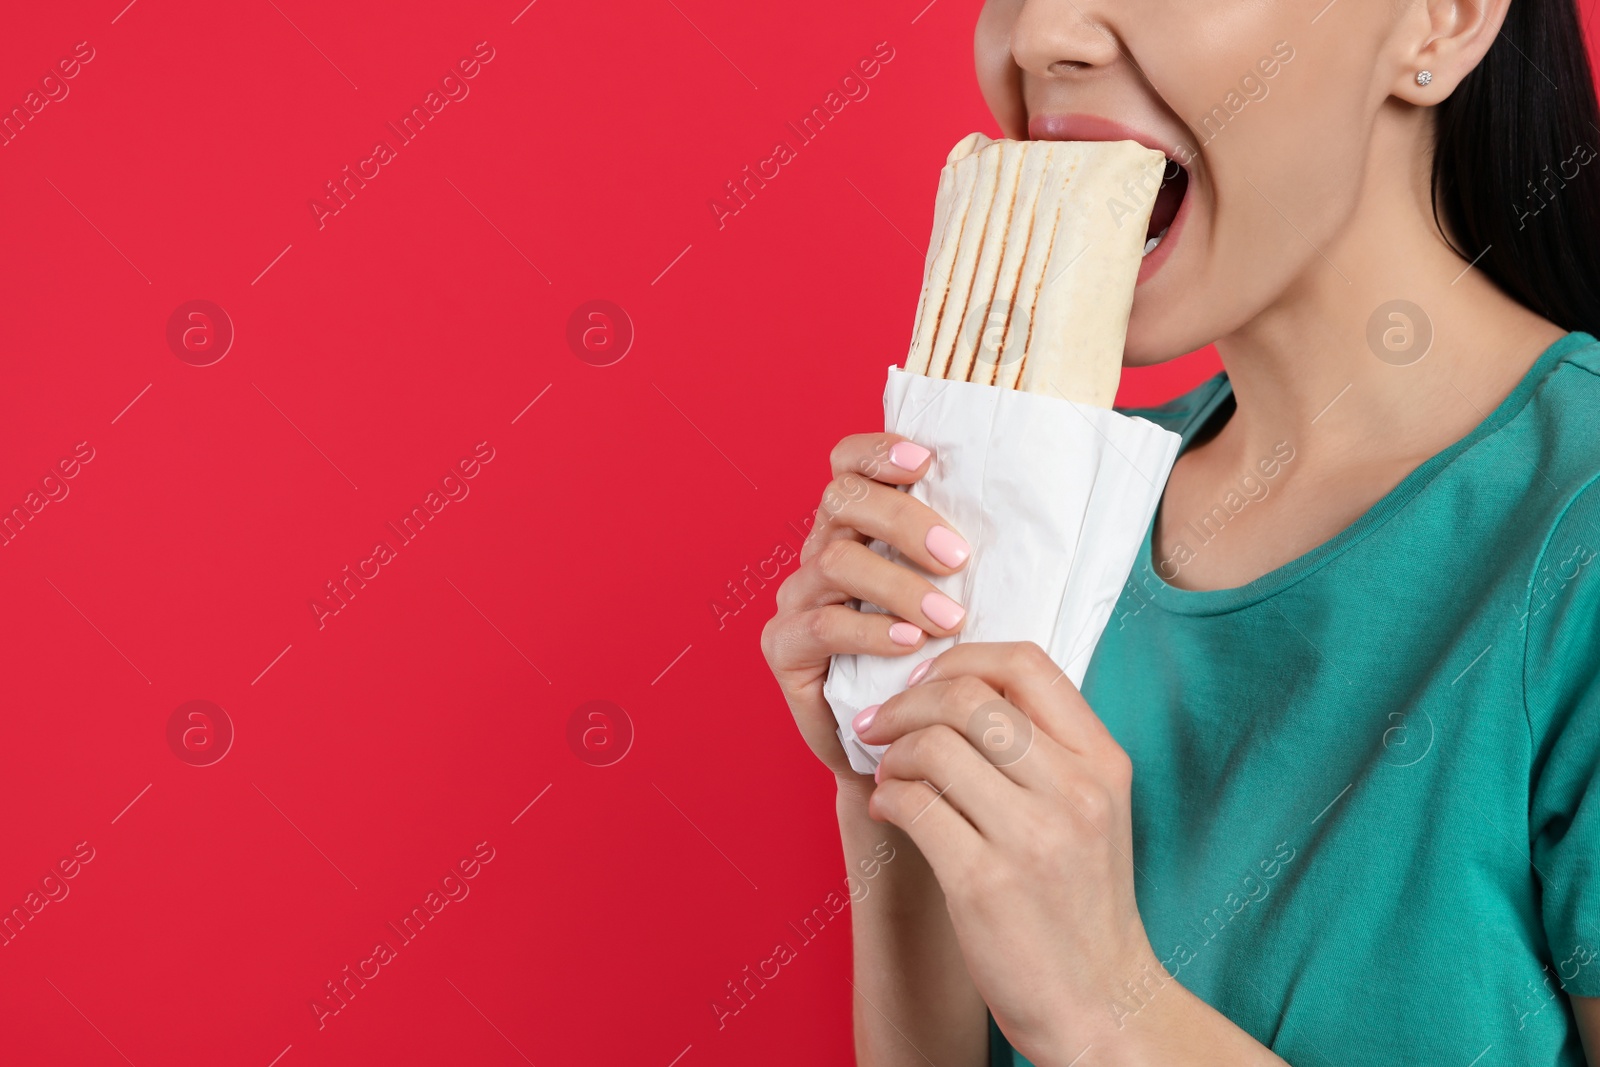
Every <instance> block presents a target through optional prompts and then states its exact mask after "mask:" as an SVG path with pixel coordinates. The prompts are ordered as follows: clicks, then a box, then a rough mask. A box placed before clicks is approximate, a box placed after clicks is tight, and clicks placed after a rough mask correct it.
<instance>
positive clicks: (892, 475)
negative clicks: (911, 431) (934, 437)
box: [828, 433, 930, 485]
mask: <svg viewBox="0 0 1600 1067" xmlns="http://www.w3.org/2000/svg"><path fill="white" fill-rule="evenodd" d="M929 458H930V453H929V452H928V450H927V449H926V448H923V447H922V446H921V445H919V444H917V443H916V442H915V441H912V440H910V439H908V438H906V437H902V436H901V435H900V434H897V433H854V434H851V435H850V436H849V437H846V438H844V439H843V440H842V441H840V442H839V443H838V444H837V445H834V446H833V452H832V453H831V454H830V455H829V456H828V464H829V466H830V467H831V468H832V470H833V474H834V477H838V476H840V475H843V474H864V475H866V476H867V477H868V478H871V479H873V480H875V481H880V482H887V483H888V484H890V485H910V484H911V483H912V482H914V481H916V480H917V479H918V478H920V477H922V476H923V474H925V473H926V472H927V470H928V460H929Z"/></svg>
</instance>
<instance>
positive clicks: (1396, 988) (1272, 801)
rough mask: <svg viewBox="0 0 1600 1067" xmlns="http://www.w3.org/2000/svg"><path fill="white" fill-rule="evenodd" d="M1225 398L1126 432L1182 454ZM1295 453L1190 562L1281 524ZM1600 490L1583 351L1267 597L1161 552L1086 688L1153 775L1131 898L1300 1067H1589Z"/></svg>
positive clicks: (1599, 701)
mask: <svg viewBox="0 0 1600 1067" xmlns="http://www.w3.org/2000/svg"><path fill="white" fill-rule="evenodd" d="M1346 402H1347V403H1348V402H1350V401H1348V400H1347V401H1346ZM1232 409H1233V398H1232V390H1231V388H1230V386H1229V384H1228V380H1227V376H1226V375H1225V374H1219V375H1217V376H1216V377H1215V378H1212V379H1211V380H1210V381H1208V382H1206V383H1205V384H1203V385H1201V386H1200V387H1199V388H1197V389H1195V390H1193V391H1192V392H1190V393H1188V394H1186V395H1185V396H1183V397H1180V398H1179V399H1177V400H1175V401H1173V402H1171V403H1169V404H1167V405H1165V406H1163V407H1160V408H1154V409H1149V410H1141V411H1137V412H1129V413H1130V414H1139V415H1142V416H1144V417H1145V418H1148V419H1150V420H1151V421H1152V422H1156V423H1159V424H1161V425H1163V426H1166V427H1167V428H1169V429H1172V430H1174V431H1175V432H1177V433H1179V434H1181V435H1182V437H1183V439H1184V443H1185V446H1187V444H1188V443H1189V442H1190V441H1191V440H1192V439H1193V438H1194V437H1195V436H1196V434H1197V432H1198V431H1200V430H1201V429H1202V428H1205V427H1207V426H1208V424H1210V423H1211V422H1212V420H1214V419H1215V420H1222V419H1226V418H1227V416H1228V415H1229V414H1230V413H1231V411H1232ZM1295 447H1296V443H1295V442H1293V441H1287V442H1284V443H1283V444H1282V445H1281V446H1280V448H1279V449H1278V450H1277V451H1276V452H1275V454H1274V455H1271V456H1263V457H1262V459H1261V462H1260V464H1258V469H1259V477H1252V478H1248V479H1245V480H1243V481H1242V482H1241V484H1240V485H1239V487H1238V491H1237V492H1236V493H1231V494H1225V495H1224V497H1223V499H1221V500H1219V501H1218V507H1217V509H1215V510H1214V511H1213V512H1212V514H1211V516H1210V517H1209V518H1208V519H1205V520H1203V521H1202V523H1201V524H1200V525H1198V526H1195V525H1191V526H1189V527H1186V528H1185V530H1184V531H1183V532H1182V535H1181V538H1180V539H1182V540H1184V541H1185V542H1186V547H1187V549H1188V550H1189V551H1192V552H1193V553H1195V554H1196V555H1198V554H1200V553H1203V552H1205V551H1206V546H1207V545H1208V544H1209V543H1210V542H1211V541H1213V540H1216V539H1217V538H1225V537H1226V536H1227V523H1228V521H1230V520H1231V518H1232V517H1233V516H1234V515H1237V514H1239V513H1240V512H1242V511H1243V510H1244V509H1246V508H1270V507H1272V506H1273V501H1272V489H1273V481H1274V478H1277V477H1280V476H1281V475H1282V474H1283V472H1284V469H1285V468H1286V467H1288V466H1292V465H1293V463H1294V462H1295V455H1296V452H1295ZM1597 478H1600V342H1596V340H1595V338H1593V337H1591V336H1590V335H1588V334H1586V333H1572V334H1568V335H1567V336H1566V337H1564V338H1563V339H1562V340H1560V341H1558V342H1556V344H1554V345H1553V346H1551V347H1550V348H1549V349H1548V350H1546V351H1545V352H1544V354H1543V355H1541V356H1540V357H1539V360H1538V362H1537V363H1535V364H1534V366H1533V367H1532V368H1531V369H1530V370H1529V372H1528V374H1527V375H1526V377H1525V378H1524V379H1523V380H1522V382H1521V383H1520V384H1519V385H1518V386H1517V388H1516V389H1515V391H1513V392H1512V393H1511V395H1510V396H1508V397H1507V398H1506V399H1505V400H1504V401H1503V402H1502V403H1501V404H1500V405H1499V406H1498V407H1496V408H1495V409H1494V410H1493V411H1492V412H1490V413H1489V414H1488V416H1487V417H1486V418H1485V419H1484V420H1483V422H1482V423H1481V424H1480V425H1479V426H1478V427H1477V428H1476V429H1474V430H1473V431H1472V432H1471V433H1469V434H1468V435H1467V436H1466V437H1465V438H1463V439H1462V440H1460V441H1458V442H1456V443H1455V444H1454V445H1451V446H1450V447H1449V448H1447V449H1445V450H1444V451H1443V452H1441V453H1439V454H1438V455H1436V456H1434V457H1433V458H1432V459H1430V460H1428V461H1427V462H1426V463H1424V464H1422V466H1420V467H1418V468H1417V469H1416V470H1415V471H1413V472H1412V473H1411V474H1410V475H1409V476H1408V477H1407V478H1406V479H1405V480H1404V481H1402V482H1401V483H1400V484H1399V485H1397V486H1396V487H1395V488H1394V489H1393V490H1392V491H1390V492H1389V493H1388V495H1386V496H1385V497H1384V498H1383V499H1382V500H1380V501H1378V503H1377V504H1375V505H1374V506H1373V507H1372V509H1371V510H1370V511H1368V512H1367V513H1366V514H1364V515H1363V516H1361V518H1360V519H1358V520H1357V521H1356V522H1355V524H1354V525H1352V526H1350V527H1349V528H1348V529H1346V530H1344V531H1343V532H1342V533H1340V534H1338V535H1337V536H1336V537H1334V538H1333V539H1332V540H1330V541H1328V542H1326V543H1324V544H1323V545H1321V546H1319V547H1317V548H1315V549H1313V550H1312V551H1310V552H1308V553H1307V554H1305V555H1303V556H1301V557H1300V558H1298V559H1296V560H1293V561H1292V562H1290V563H1287V564H1285V565H1284V566H1282V567H1279V568H1278V569H1277V570H1274V571H1272V572H1271V573H1269V574H1266V575H1263V576H1262V577H1260V578H1258V579H1256V580H1255V581H1253V582H1251V583H1249V584H1248V585H1245V586H1241V587H1238V588H1234V589H1220V590H1211V591H1191V590H1183V589H1179V588H1177V587H1175V586H1173V585H1171V584H1169V583H1168V582H1167V581H1165V580H1163V579H1164V578H1165V577H1172V576H1175V574H1176V573H1177V571H1176V570H1175V568H1181V566H1182V565H1183V563H1184V562H1185V561H1186V559H1187V558H1188V557H1185V556H1183V555H1182V553H1174V556H1173V557H1171V558H1168V559H1165V560H1160V559H1153V558H1152V551H1151V539H1150V534H1149V533H1148V532H1147V533H1146V535H1145V541H1144V547H1143V549H1142V551H1141V552H1140V555H1139V557H1138V561H1137V562H1136V563H1135V565H1134V569H1133V574H1132V576H1131V578H1130V579H1129V581H1128V584H1127V586H1126V587H1125V588H1124V590H1123V593H1122V597H1121V599H1120V601H1119V602H1118V605H1117V609H1116V611H1115V613H1114V614H1113V616H1112V619H1111V621H1110V623H1109V624H1108V626H1107V627H1106V632H1105V636H1104V637H1103V638H1102V639H1101V642H1100V645H1099V647H1098V648H1097V649H1096V651H1095V655H1094V658H1093V660H1092V661H1091V663H1090V665H1089V669H1088V673H1087V675H1086V677H1085V679H1084V687H1083V689H1084V694H1085V696H1086V698H1087V699H1088V701H1089V704H1090V705H1091V706H1092V707H1093V708H1094V709H1095V711H1096V712H1097V713H1098V714H1099V716H1100V717H1101V719H1103V720H1104V721H1105V723H1106V725H1107V727H1108V728H1109V729H1110V731H1111V733H1112V734H1113V735H1114V736H1115V737H1116V739H1117V741H1118V742H1119V743H1120V744H1121V745H1122V746H1123V748H1125V749H1126V750H1127V752H1128V754H1129V755H1130V756H1131V757H1132V760H1133V767H1134V778H1133V833H1134V857H1133V859H1134V862H1135V865H1136V868H1137V872H1138V873H1137V874H1136V875H1135V879H1136V881H1135V884H1136V887H1137V893H1138V901H1139V909H1140V912H1141V914H1142V915H1143V916H1144V922H1145V927H1146V930H1147V932H1148V933H1149V935H1150V941H1151V944H1152V946H1153V947H1154V949H1155V951H1156V954H1157V956H1158V957H1159V958H1160V959H1161V960H1162V962H1163V966H1164V967H1165V969H1166V970H1167V971H1168V972H1170V974H1171V975H1172V976H1173V977H1175V978H1176V980H1177V981H1178V982H1180V983H1182V984H1183V985H1184V986H1185V987H1186V988H1188V989H1189V990H1190V991H1191V992H1193V993H1194V994H1195V995H1197V996H1199V997H1200V998H1201V999H1203V1000H1204V1001H1206V1002H1207V1003H1208V1004H1210V1005H1212V1006H1213V1007H1214V1008H1216V1009H1217V1010H1218V1011H1220V1012H1221V1013H1222V1014H1224V1015H1226V1016H1227V1017H1228V1018H1229V1019H1232V1020H1233V1021H1234V1022H1235V1023H1236V1024H1237V1025H1239V1026H1240V1027H1242V1028H1243V1029H1244V1030H1246V1031H1247V1032H1248V1033H1250V1034H1251V1035H1252V1036H1254V1037H1255V1038H1256V1039H1257V1040H1258V1041H1260V1042H1262V1043H1263V1044H1264V1045H1266V1046H1267V1047H1268V1048H1270V1049H1272V1050H1273V1051H1274V1052H1275V1053H1276V1054H1277V1055H1278V1056H1280V1057H1282V1058H1283V1059H1284V1060H1286V1061H1288V1062H1289V1063H1290V1064H1294V1065H1296V1067H1300V1065H1305V1067H1326V1065H1332V1064H1338V1065H1340V1067H1348V1065H1358V1064H1397V1063H1399V1064H1418V1065H1426V1067H1447V1065H1449V1067H1469V1065H1472V1067H1500V1065H1508V1064H1516V1065H1518V1067H1526V1065H1530V1064H1536V1065H1557V1064H1559V1065H1564V1067H1565V1065H1571V1067H1579V1065H1581V1064H1583V1062H1584V1060H1583V1052H1582V1046H1581V1045H1580V1042H1579V1037H1578V1033H1577V1029H1576V1026H1575V1023H1574V1021H1573V1016H1572V1011H1571V1008H1570V1006H1569V1005H1568V1003H1567V1000H1566V997H1565V996H1564V995H1563V994H1562V990H1563V989H1564V990H1565V991H1566V993H1569V994H1572V995H1574V996H1586V997H1595V996H1600V780H1597V774H1600V563H1596V559H1597V554H1600V488H1597V487H1595V484H1594V483H1595V481H1596V479H1597ZM1158 569H1159V570H1158ZM1165 979H1166V976H1165V975H1162V974H1160V973H1159V972H1156V973H1154V974H1152V975H1151V976H1149V977H1148V979H1147V980H1146V981H1144V982H1143V983H1141V985H1142V988H1140V985H1135V986H1131V987H1129V988H1128V989H1126V990H1124V991H1123V992H1124V995H1123V997H1122V999H1121V1001H1120V1002H1119V1003H1118V1004H1116V1005H1112V1006H1109V1007H1108V1009H1107V1010H1108V1012H1110V1013H1111V1014H1112V1016H1113V1017H1116V1018H1124V1019H1125V1018H1126V1017H1127V1016H1129V1015H1131V1014H1132V1013H1134V1012H1136V1011H1138V1010H1139V1008H1140V1006H1141V1005H1142V1004H1143V1003H1145V1002H1147V1001H1150V1000H1151V999H1153V998H1159V997H1160V996H1161V995H1162V989H1161V982H1162V981H1163V980H1165ZM990 1034H991V1050H992V1052H991V1063H992V1064H994V1065H996V1067H998V1065H1002V1064H1025V1063H1027V1061H1026V1060H1025V1059H1023V1057H1022V1056H1021V1055H1020V1054H1017V1053H1015V1052H1014V1050H1012V1049H1011V1048H1010V1047H1009V1045H1008V1044H1007V1043H1006V1042H1005V1039H1004V1037H1003V1036H1002V1035H1001V1034H1000V1033H999V1031H998V1029H997V1028H996V1027H995V1026H994V1023H993V1021H992V1019H991V1022H990Z"/></svg>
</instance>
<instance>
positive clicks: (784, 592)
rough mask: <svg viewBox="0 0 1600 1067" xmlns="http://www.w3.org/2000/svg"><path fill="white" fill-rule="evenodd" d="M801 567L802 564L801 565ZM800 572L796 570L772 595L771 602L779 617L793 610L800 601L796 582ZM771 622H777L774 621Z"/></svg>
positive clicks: (798, 584)
mask: <svg viewBox="0 0 1600 1067" xmlns="http://www.w3.org/2000/svg"><path fill="white" fill-rule="evenodd" d="M802 566H803V564H802ZM799 575H800V572H799V571H798V570H797V571H795V572H794V573H793V574H791V575H789V577H787V578H785V579H784V580H783V582H782V583H781V584H779V586H778V590H777V592H775V593H773V594H772V601H773V603H774V604H775V605H776V606H777V609H778V613H779V615H782V614H785V613H787V612H789V611H792V610H794V606H795V605H796V604H797V603H799V600H800V595H801V594H800V583H799V582H798V581H796V579H797V578H798V577H799ZM773 621H777V620H776V619H774V620H773Z"/></svg>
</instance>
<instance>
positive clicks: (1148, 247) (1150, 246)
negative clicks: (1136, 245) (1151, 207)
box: [1144, 226, 1172, 256]
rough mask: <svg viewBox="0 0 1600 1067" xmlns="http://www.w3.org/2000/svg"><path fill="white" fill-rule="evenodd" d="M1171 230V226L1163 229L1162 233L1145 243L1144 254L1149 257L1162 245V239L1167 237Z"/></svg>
mask: <svg viewBox="0 0 1600 1067" xmlns="http://www.w3.org/2000/svg"><path fill="white" fill-rule="evenodd" d="M1170 229H1172V227H1171V226H1166V227H1163V228H1162V230H1161V232H1160V233H1158V234H1156V235H1155V236H1154V237H1152V238H1150V240H1148V241H1146V242H1145V243H1144V254H1145V255H1147V256H1148V255H1149V254H1150V253H1151V252H1154V251H1155V250H1156V246H1157V245H1159V244H1160V243H1161V239H1162V238H1163V237H1165V236H1166V235H1167V231H1168V230H1170Z"/></svg>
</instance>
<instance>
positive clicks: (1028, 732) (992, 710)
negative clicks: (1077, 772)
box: [852, 657, 1051, 788]
mask: <svg viewBox="0 0 1600 1067" xmlns="http://www.w3.org/2000/svg"><path fill="white" fill-rule="evenodd" d="M938 658H939V657H934V659H933V660H929V661H928V662H929V663H933V662H935V661H937V659H938ZM852 725H853V727H854V729H855V732H856V734H857V736H859V737H860V738H861V740H863V741H865V742H866V743H867V744H872V745H889V746H890V748H889V751H890V752H894V751H895V750H896V749H898V748H900V747H902V746H904V745H905V744H906V742H907V741H909V740H910V739H911V738H913V737H917V736H919V735H921V734H924V733H926V732H927V731H929V730H931V729H936V728H937V729H942V730H947V731H951V732H953V733H954V734H955V735H957V736H959V737H960V738H961V739H962V741H963V742H964V743H965V744H966V745H967V746H968V747H969V748H970V749H971V750H972V751H973V752H974V753H975V754H976V755H977V757H978V758H979V759H981V760H982V761H983V762H984V763H986V764H987V765H988V766H991V767H994V768H998V769H999V770H1000V771H1002V772H1003V773H1004V774H1005V776H1006V777H1007V778H1009V779H1010V780H1012V781H1014V782H1017V783H1018V784H1020V785H1024V786H1027V787H1029V788H1041V787H1043V786H1045V785H1046V784H1047V783H1048V781H1049V779H1050V774H1051V771H1050V770H1049V765H1048V761H1047V760H1046V759H1045V757H1044V754H1043V753H1042V752H1041V753H1040V754H1039V755H1035V754H1034V752H1035V746H1036V744H1037V743H1038V741H1039V737H1038V733H1037V732H1036V730H1035V728H1034V725H1033V721H1032V719H1031V718H1030V717H1029V716H1028V715H1027V714H1026V713H1025V712H1024V711H1023V710H1022V709H1021V708H1018V707H1017V706H1016V705H1015V704H1013V703H1012V702H1011V701H1008V700H1006V699H1005V697H1003V696H1001V694H1000V693H999V692H998V691H997V690H995V689H994V687H993V686H991V685H990V684H989V683H988V682H985V681H984V680H983V679H981V678H979V677H976V676H975V675H970V674H964V675H959V676H957V677H955V678H951V679H948V680H946V681H927V680H919V682H918V684H916V685H914V686H911V687H910V688H908V689H905V690H903V691H902V692H899V693H896V694H895V695H894V696H892V697H890V698H889V699H888V700H886V701H884V702H883V703H882V704H880V705H878V707H877V708H875V709H868V711H864V712H862V713H861V715H859V716H857V717H856V720H855V722H854V723H853V724H852ZM1047 740H1048V738H1047Z"/></svg>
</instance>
